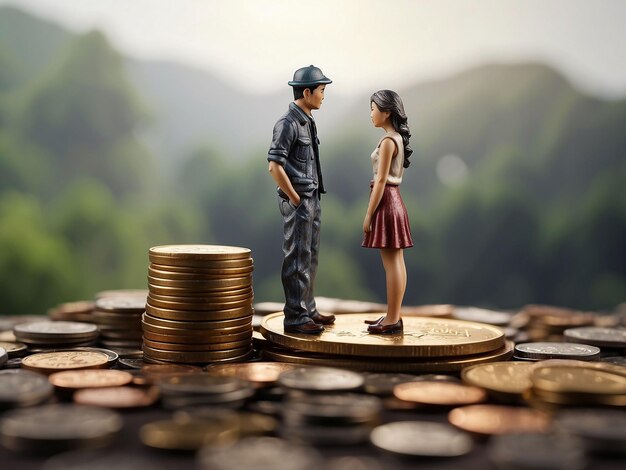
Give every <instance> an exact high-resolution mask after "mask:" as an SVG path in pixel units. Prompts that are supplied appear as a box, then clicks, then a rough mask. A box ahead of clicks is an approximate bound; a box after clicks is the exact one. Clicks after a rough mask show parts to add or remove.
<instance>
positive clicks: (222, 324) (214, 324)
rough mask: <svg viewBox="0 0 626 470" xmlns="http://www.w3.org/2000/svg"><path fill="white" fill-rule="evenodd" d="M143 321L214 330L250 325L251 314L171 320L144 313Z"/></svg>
mask: <svg viewBox="0 0 626 470" xmlns="http://www.w3.org/2000/svg"><path fill="white" fill-rule="evenodd" d="M143 321H144V323H146V324H148V325H153V326H163V327H165V328H177V329H181V330H214V329H217V328H219V329H222V328H229V327H232V326H242V325H250V324H251V323H252V315H249V316H247V317H241V318H236V319H233V320H222V321H173V320H162V319H160V318H154V317H152V316H150V315H148V314H147V313H146V314H144V316H143Z"/></svg>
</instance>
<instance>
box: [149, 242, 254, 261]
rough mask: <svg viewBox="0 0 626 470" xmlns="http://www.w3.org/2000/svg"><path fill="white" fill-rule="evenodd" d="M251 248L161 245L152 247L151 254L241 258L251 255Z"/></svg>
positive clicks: (178, 256) (175, 256)
mask: <svg viewBox="0 0 626 470" xmlns="http://www.w3.org/2000/svg"><path fill="white" fill-rule="evenodd" d="M250 253H251V251H250V249H249V248H242V247H239V246H221V245H161V246H153V247H152V248H150V251H149V254H150V256H162V257H170V258H192V259H202V258H203V259H241V258H249V257H250Z"/></svg>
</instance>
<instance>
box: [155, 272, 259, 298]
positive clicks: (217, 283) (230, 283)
mask: <svg viewBox="0 0 626 470" xmlns="http://www.w3.org/2000/svg"><path fill="white" fill-rule="evenodd" d="M148 282H149V285H150V292H157V293H158V292H159V290H160V291H162V293H163V294H165V295H183V296H184V295H186V294H185V292H186V291H192V292H194V291H200V292H203V291H205V292H220V291H230V290H235V289H243V288H246V287H249V286H251V285H252V275H247V276H239V277H223V276H220V277H218V278H216V279H198V278H194V279H187V280H182V281H181V280H172V279H161V278H159V277H152V276H148ZM179 291H182V292H183V293H178V292H179Z"/></svg>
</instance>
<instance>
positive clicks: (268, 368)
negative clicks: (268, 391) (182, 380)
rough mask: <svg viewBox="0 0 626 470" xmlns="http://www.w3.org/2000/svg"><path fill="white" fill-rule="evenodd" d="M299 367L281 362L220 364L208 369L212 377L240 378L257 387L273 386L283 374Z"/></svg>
mask: <svg viewBox="0 0 626 470" xmlns="http://www.w3.org/2000/svg"><path fill="white" fill-rule="evenodd" d="M296 367H297V366H296V365H294V364H284V363H279V362H246V363H243V364H219V365H212V366H210V367H207V368H206V371H207V372H208V373H209V374H211V375H217V376H220V377H238V378H240V379H243V380H247V381H248V382H252V383H254V384H256V385H257V386H259V385H262V386H266V385H271V384H273V383H275V382H276V381H277V380H278V377H279V376H280V374H282V373H283V372H286V371H288V370H292V369H294V368H296Z"/></svg>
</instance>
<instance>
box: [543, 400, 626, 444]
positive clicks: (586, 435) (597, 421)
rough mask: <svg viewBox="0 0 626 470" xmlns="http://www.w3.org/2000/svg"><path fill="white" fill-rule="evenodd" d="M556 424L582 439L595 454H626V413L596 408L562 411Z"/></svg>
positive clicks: (558, 427)
mask: <svg viewBox="0 0 626 470" xmlns="http://www.w3.org/2000/svg"><path fill="white" fill-rule="evenodd" d="M554 424H555V426H556V427H557V429H561V430H563V431H565V432H567V433H569V434H573V435H574V436H578V437H580V438H582V439H583V440H584V441H585V443H586V444H587V447H588V448H589V449H591V450H592V451H594V452H598V453H602V454H606V453H611V454H614V453H619V454H626V445H625V444H626V411H621V410H603V409H596V408H593V409H592V408H589V409H584V408H583V409H571V410H562V411H560V412H559V413H557V415H556V417H555V419H554Z"/></svg>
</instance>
